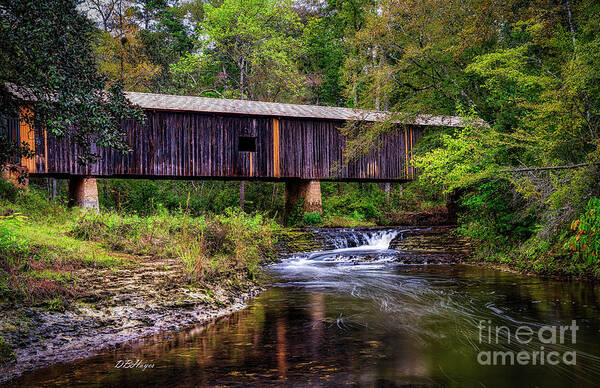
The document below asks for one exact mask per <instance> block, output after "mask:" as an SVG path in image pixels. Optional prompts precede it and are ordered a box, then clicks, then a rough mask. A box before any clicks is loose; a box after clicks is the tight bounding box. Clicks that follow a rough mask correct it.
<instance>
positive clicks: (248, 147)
mask: <svg viewBox="0 0 600 388" xmlns="http://www.w3.org/2000/svg"><path fill="white" fill-rule="evenodd" d="M238 151H240V152H256V137H253V136H240V137H239V139H238Z"/></svg>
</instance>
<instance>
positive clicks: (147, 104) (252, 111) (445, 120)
mask: <svg viewBox="0 0 600 388" xmlns="http://www.w3.org/2000/svg"><path fill="white" fill-rule="evenodd" d="M125 94H126V95H127V97H128V99H129V101H131V102H132V103H133V104H135V105H139V106H140V107H142V108H144V109H156V110H170V111H187V112H208V113H230V114H242V115H257V116H274V117H293V118H305V119H326V120H343V121H355V120H357V121H385V120H386V119H388V118H390V113H388V112H381V111H374V110H363V109H352V108H338V107H329V106H316V105H298V104H281V103H276V102H262V101H249V100H229V99H221V98H207V97H194V96H175V95H168V94H154V93H138V92H126V93H125ZM393 122H396V123H403V124H413V125H423V126H443V127H464V126H465V121H464V120H463V119H462V118H461V117H457V116H432V115H424V114H421V115H416V116H410V117H407V118H406V119H403V120H393Z"/></svg>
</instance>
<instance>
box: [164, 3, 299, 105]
mask: <svg viewBox="0 0 600 388" xmlns="http://www.w3.org/2000/svg"><path fill="white" fill-rule="evenodd" d="M204 12H205V13H204V20H203V21H202V22H201V23H200V26H199V30H198V36H199V37H198V41H197V46H198V49H199V50H198V53H195V54H189V55H188V56H186V57H184V58H182V60H181V61H180V62H179V63H177V64H174V65H173V66H172V67H171V68H172V71H173V73H174V75H175V76H176V77H177V78H178V79H179V80H181V81H183V82H182V84H183V88H186V89H187V88H189V87H193V89H195V90H194V91H195V92H197V93H198V92H202V91H205V90H206V89H210V90H216V91H218V92H219V94H221V95H225V96H229V97H236V98H242V99H246V98H249V99H258V100H267V101H287V102H292V101H300V100H302V99H303V98H304V96H305V95H306V92H305V83H304V81H305V79H304V76H303V75H302V74H301V73H300V71H299V68H298V56H299V53H300V52H301V42H300V40H299V39H298V36H299V34H300V29H301V25H300V23H299V19H298V16H297V15H296V14H295V13H294V12H293V11H292V10H291V8H290V1H289V0H225V1H224V2H223V4H222V5H220V6H212V5H206V6H205V9H204ZM181 81H180V82H181Z"/></svg>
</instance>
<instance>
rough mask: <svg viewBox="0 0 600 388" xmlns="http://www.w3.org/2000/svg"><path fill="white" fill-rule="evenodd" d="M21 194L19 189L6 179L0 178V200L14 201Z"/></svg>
mask: <svg viewBox="0 0 600 388" xmlns="http://www.w3.org/2000/svg"><path fill="white" fill-rule="evenodd" d="M18 194H19V189H17V187H16V186H15V185H14V184H12V183H11V182H9V181H7V180H6V179H1V178H0V199H3V200H5V201H14V200H15V199H17V195H18Z"/></svg>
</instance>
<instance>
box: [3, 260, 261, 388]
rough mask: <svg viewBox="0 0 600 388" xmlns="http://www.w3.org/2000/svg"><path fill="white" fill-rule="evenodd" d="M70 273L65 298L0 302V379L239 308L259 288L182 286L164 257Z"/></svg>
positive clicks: (176, 268) (177, 270)
mask: <svg viewBox="0 0 600 388" xmlns="http://www.w3.org/2000/svg"><path fill="white" fill-rule="evenodd" d="M75 275H76V278H77V279H78V280H77V281H78V283H79V284H78V288H79V289H80V290H81V294H82V295H81V296H79V297H77V298H76V300H75V301H72V302H71V303H69V304H68V305H67V306H60V305H58V306H54V307H53V308H48V306H45V307H32V306H14V305H4V306H1V305H0V336H2V337H3V338H4V340H5V341H6V342H7V343H8V344H9V345H10V346H11V347H12V349H13V351H14V354H15V360H13V361H11V362H9V363H7V364H4V365H0V384H1V383H2V382H6V381H8V380H10V379H12V378H14V377H16V376H18V375H20V374H22V373H23V372H27V371H31V370H34V369H38V368H41V367H44V366H48V365H52V364H55V363H59V362H66V361H72V360H75V359H80V358H86V357H90V356H93V355H95V354H98V353H99V352H101V351H106V350H109V349H111V348H114V347H115V346H118V345H119V344H122V343H124V342H128V341H135V340H139V339H141V338H142V337H145V336H148V335H153V334H156V333H160V332H173V331H178V330H181V329H182V328H184V327H188V326H190V325H194V324H198V323H202V322H208V321H210V320H213V319H215V318H217V317H220V316H224V315H227V314H230V313H232V312H234V311H237V310H239V309H242V308H244V307H245V302H246V300H247V299H248V298H251V297H253V296H255V295H257V294H258V293H260V291H261V288H260V287H259V286H258V285H256V284H254V283H251V282H246V283H236V284H232V283H230V281H224V282H222V283H221V284H220V285H219V286H217V285H211V286H210V288H208V287H206V288H199V287H192V286H189V285H188V284H186V282H184V281H183V280H182V279H183V278H184V273H183V269H182V268H181V265H180V263H179V262H178V261H177V260H172V259H164V260H163V259H161V260H155V259H142V260H137V261H136V262H135V263H134V264H131V265H127V266H123V267H120V268H116V269H81V270H77V271H76V273H75Z"/></svg>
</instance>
